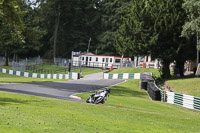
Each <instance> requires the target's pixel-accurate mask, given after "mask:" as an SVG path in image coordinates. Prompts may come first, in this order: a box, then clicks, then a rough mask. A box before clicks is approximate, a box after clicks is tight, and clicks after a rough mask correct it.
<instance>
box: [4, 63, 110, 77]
mask: <svg viewBox="0 0 200 133" xmlns="http://www.w3.org/2000/svg"><path fill="white" fill-rule="evenodd" d="M0 68H5V69H12V67H11V66H0ZM35 68H36V69H38V70H39V69H43V70H45V71H33V70H31V69H29V70H27V71H26V72H31V73H42V74H48V71H50V72H49V73H51V71H56V70H61V71H59V72H58V73H59V74H65V73H68V68H66V72H65V67H63V66H57V65H41V66H39V65H38V66H36V67H35ZM81 70H82V76H85V75H88V74H93V73H98V72H105V71H106V70H103V69H98V68H87V67H82V69H81ZM71 72H77V73H80V68H78V67H72V68H71Z"/></svg>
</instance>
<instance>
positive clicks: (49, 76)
mask: <svg viewBox="0 0 200 133" xmlns="http://www.w3.org/2000/svg"><path fill="white" fill-rule="evenodd" d="M0 72H2V73H7V74H12V75H17V76H23V77H31V78H47V79H74V80H77V79H78V73H73V72H69V74H40V73H29V72H21V71H13V70H8V69H4V68H0Z"/></svg>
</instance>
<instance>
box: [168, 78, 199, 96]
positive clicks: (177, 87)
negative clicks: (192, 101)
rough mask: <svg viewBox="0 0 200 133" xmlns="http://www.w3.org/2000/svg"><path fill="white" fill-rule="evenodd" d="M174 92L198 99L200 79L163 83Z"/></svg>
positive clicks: (182, 79)
mask: <svg viewBox="0 0 200 133" xmlns="http://www.w3.org/2000/svg"><path fill="white" fill-rule="evenodd" d="M165 84H166V85H168V86H170V89H171V90H172V91H174V92H178V93H182V94H188V95H192V96H198V97H200V78H197V77H190V78H187V77H186V78H180V79H171V80H167V81H166V82H165Z"/></svg>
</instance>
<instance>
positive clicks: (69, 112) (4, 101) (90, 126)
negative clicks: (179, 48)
mask: <svg viewBox="0 0 200 133" xmlns="http://www.w3.org/2000/svg"><path fill="white" fill-rule="evenodd" d="M138 83H139V80H128V81H127V82H126V83H123V84H120V85H118V86H115V87H111V95H110V97H109V99H108V101H106V103H105V104H104V105H93V104H86V103H77V102H70V101H64V100H57V99H50V98H41V97H34V96H28V95H20V94H13V93H7V92H0V109H1V111H0V131H1V132H15V133H18V132H19V133H21V132H48V133H51V132H52V133H53V132H59V133H66V132H82V133H88V132H91V133H94V132H99V133H104V132H108V133H110V132H120V133H121V132H124V133H128V132H130V133H132V132H137V133H138V132H139V133H144V132H148V133H156V132H157V133H160V132H162V133H165V132H166V133H168V132H170V133H171V132H172V133H173V132H180V133H188V132H190V133H192V132H198V131H200V124H199V123H200V115H199V112H197V111H193V110H189V109H186V108H182V107H178V106H175V105H170V104H165V103H161V102H155V101H151V100H149V97H148V96H147V94H146V92H145V91H143V90H139V89H138ZM81 96H82V97H83V98H87V97H88V96H89V94H82V95H81ZM120 103H122V107H120V106H119V105H120Z"/></svg>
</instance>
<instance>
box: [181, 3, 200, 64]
mask: <svg viewBox="0 0 200 133" xmlns="http://www.w3.org/2000/svg"><path fill="white" fill-rule="evenodd" d="M183 8H184V9H185V11H186V13H187V19H186V23H185V24H184V26H183V30H182V36H184V37H187V38H190V39H191V38H194V36H195V35H196V36H197V39H196V40H197V46H196V49H197V64H198V63H199V50H200V44H198V42H199V31H200V2H199V0H185V2H184V4H183Z"/></svg>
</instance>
